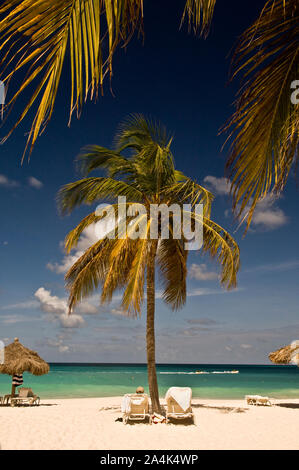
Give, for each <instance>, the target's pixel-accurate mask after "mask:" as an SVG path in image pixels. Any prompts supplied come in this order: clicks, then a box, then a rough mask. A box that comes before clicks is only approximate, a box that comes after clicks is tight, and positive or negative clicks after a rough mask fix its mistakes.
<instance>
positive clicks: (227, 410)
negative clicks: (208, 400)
mask: <svg viewBox="0 0 299 470" xmlns="http://www.w3.org/2000/svg"><path fill="white" fill-rule="evenodd" d="M192 408H207V409H211V410H218V411H220V412H222V413H245V412H246V411H248V409H249V408H240V407H234V406H216V405H201V404H200V403H197V404H193V405H192Z"/></svg>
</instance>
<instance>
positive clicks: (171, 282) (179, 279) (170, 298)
mask: <svg viewBox="0 0 299 470" xmlns="http://www.w3.org/2000/svg"><path fill="white" fill-rule="evenodd" d="M187 257H188V252H187V251H186V250H184V246H183V241H182V240H174V239H173V238H170V239H168V240H167V239H164V240H161V241H160V244H159V248H158V265H159V268H160V273H161V281H162V285H163V294H162V298H163V300H164V301H165V302H166V303H167V304H168V305H170V306H171V307H172V309H173V310H178V309H179V308H180V307H182V306H183V305H184V304H185V302H186V278H187Z"/></svg>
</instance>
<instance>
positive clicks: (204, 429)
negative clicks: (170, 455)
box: [0, 396, 299, 450]
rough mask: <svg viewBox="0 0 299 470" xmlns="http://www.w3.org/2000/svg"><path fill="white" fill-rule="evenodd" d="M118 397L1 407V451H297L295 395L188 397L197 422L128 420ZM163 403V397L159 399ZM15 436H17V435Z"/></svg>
mask: <svg viewBox="0 0 299 470" xmlns="http://www.w3.org/2000/svg"><path fill="white" fill-rule="evenodd" d="M120 403H121V397H120V396H118V397H99V398H66V399H42V400H41V406H39V407H31V408H30V407H15V408H10V407H3V406H2V407H1V406H0V421H1V427H0V448H1V449H2V450H31V449H33V450H71V449H78V450H81V449H82V450H85V449H86V450H115V449H119V450H124V449H126V450H134V449H141V450H150V449H155V450H175V449H177V450H179V449H186V450H195V449H196V450H203V449H207V450H210V449H211V450H214V449H215V450H216V449H219V450H220V449H244V450H245V449H252V450H253V449H296V450H299V441H298V434H299V398H298V399H284V400H274V403H275V404H276V405H275V406H272V407H258V406H248V405H247V404H246V403H245V400H244V399H243V400H228V399H225V400H221V399H210V400H208V399H198V398H194V399H193V400H192V406H193V411H194V414H195V420H196V425H195V426H193V425H187V424H185V423H180V424H168V425H166V424H153V425H151V426H150V425H148V424H142V423H136V424H128V425H126V426H125V425H124V424H123V423H122V422H120V421H116V420H117V419H118V418H120V417H121V416H122V414H121V411H120ZM161 403H162V404H164V400H161ZM16 436H17V438H16Z"/></svg>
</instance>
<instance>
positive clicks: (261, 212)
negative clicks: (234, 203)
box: [204, 175, 288, 230]
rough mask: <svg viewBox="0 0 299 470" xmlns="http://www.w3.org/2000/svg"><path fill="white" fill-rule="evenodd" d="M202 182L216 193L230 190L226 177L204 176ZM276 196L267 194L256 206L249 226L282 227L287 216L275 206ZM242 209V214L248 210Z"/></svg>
mask: <svg viewBox="0 0 299 470" xmlns="http://www.w3.org/2000/svg"><path fill="white" fill-rule="evenodd" d="M204 183H207V184H208V186H210V188H211V191H212V192H213V193H214V194H216V195H228V194H229V192H230V181H229V180H227V179H226V178H217V177H216V176H211V175H210V176H206V177H205V178H204ZM277 200H278V198H277V197H274V196H273V195H272V194H268V196H266V197H265V198H264V199H263V200H262V201H261V202H260V203H259V204H258V205H257V206H256V209H255V211H254V214H253V217H252V222H251V227H252V228H254V227H255V228H260V229H264V230H275V229H276V228H279V227H282V226H283V225H285V224H286V223H287V222H288V217H287V216H286V214H285V213H284V212H283V210H282V209H280V208H279V207H277V205H276V204H277ZM249 206H250V203H249V204H248V208H245V209H244V212H243V216H244V215H245V214H246V212H247V211H248V210H249ZM230 213H231V211H229V210H227V211H225V215H226V216H228V215H229V214H230Z"/></svg>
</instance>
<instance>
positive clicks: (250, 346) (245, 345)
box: [240, 344, 252, 349]
mask: <svg viewBox="0 0 299 470" xmlns="http://www.w3.org/2000/svg"><path fill="white" fill-rule="evenodd" d="M240 346H241V348H243V349H251V348H252V345H251V344H240Z"/></svg>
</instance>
